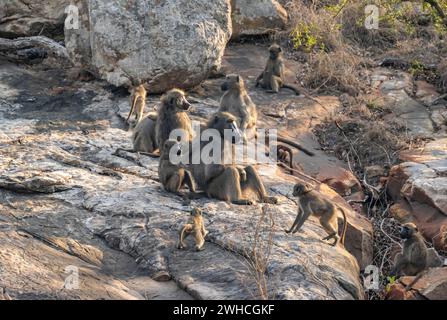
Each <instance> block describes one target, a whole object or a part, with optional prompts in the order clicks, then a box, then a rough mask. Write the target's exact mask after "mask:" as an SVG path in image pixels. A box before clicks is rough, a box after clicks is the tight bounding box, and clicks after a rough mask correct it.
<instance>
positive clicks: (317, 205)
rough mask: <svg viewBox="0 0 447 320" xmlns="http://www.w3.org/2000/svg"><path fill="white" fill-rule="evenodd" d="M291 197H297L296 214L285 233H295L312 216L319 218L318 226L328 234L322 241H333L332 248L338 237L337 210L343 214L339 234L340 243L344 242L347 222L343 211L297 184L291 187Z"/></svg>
mask: <svg viewBox="0 0 447 320" xmlns="http://www.w3.org/2000/svg"><path fill="white" fill-rule="evenodd" d="M293 196H294V197H299V203H298V213H297V216H296V219H295V221H294V222H293V225H292V227H291V228H290V229H289V230H286V232H287V233H295V232H297V231H299V230H300V228H301V226H302V225H303V224H304V222H305V221H306V220H307V219H308V218H309V217H310V215H312V214H313V215H314V216H316V217H319V218H320V224H321V226H322V227H323V229H324V230H326V232H327V233H328V236H327V237H325V238H323V239H322V240H329V239H334V242H333V244H332V245H333V246H336V245H337V243H338V241H339V240H340V237H339V235H338V223H337V210H339V211H341V213H342V214H343V220H344V225H343V231H342V234H341V243H342V244H344V242H345V235H346V229H347V227H348V221H347V219H346V214H345V212H344V210H343V209H342V208H341V207H339V206H338V205H336V204H334V203H333V202H332V201H330V200H328V199H326V198H324V197H323V196H322V195H320V194H319V193H317V192H316V191H314V190H313V188H311V187H309V186H307V185H305V184H302V183H297V184H295V186H294V187H293Z"/></svg>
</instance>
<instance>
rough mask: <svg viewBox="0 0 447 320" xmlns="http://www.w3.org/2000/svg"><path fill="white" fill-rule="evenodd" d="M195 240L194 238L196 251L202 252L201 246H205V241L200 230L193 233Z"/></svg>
mask: <svg viewBox="0 0 447 320" xmlns="http://www.w3.org/2000/svg"><path fill="white" fill-rule="evenodd" d="M195 238H196V250H197V251H202V250H203V249H204V248H203V245H204V244H205V239H204V238H203V235H202V231H201V230H196V231H195Z"/></svg>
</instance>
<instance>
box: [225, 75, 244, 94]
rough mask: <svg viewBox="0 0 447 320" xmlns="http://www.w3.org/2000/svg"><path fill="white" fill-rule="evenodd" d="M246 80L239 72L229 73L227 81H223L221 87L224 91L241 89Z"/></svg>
mask: <svg viewBox="0 0 447 320" xmlns="http://www.w3.org/2000/svg"><path fill="white" fill-rule="evenodd" d="M244 88H245V85H244V80H243V79H242V77H241V76H240V75H238V74H229V75H227V76H226V78H225V82H224V83H222V86H221V89H222V91H228V90H241V89H244Z"/></svg>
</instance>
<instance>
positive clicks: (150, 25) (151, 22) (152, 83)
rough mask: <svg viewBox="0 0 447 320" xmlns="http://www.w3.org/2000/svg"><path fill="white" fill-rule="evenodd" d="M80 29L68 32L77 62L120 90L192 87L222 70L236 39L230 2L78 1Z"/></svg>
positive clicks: (76, 2)
mask: <svg viewBox="0 0 447 320" xmlns="http://www.w3.org/2000/svg"><path fill="white" fill-rule="evenodd" d="M74 3H75V5H77V6H78V8H79V14H80V26H79V29H78V30H76V29H68V30H65V42H66V46H67V50H68V52H69V54H70V56H71V57H72V59H73V61H74V63H75V64H77V65H79V66H81V67H83V68H84V69H87V70H89V71H91V72H92V73H94V74H96V75H97V76H98V77H100V78H101V79H104V80H106V81H108V82H109V83H111V84H113V85H115V86H129V85H131V83H132V81H138V80H141V81H144V82H146V83H147V88H148V90H149V92H151V93H161V92H164V91H166V90H168V89H171V88H172V87H180V88H189V87H192V86H195V85H197V84H199V83H200V82H201V81H203V80H204V79H205V78H206V77H207V76H208V75H209V74H210V72H212V71H214V70H217V69H219V67H220V63H221V58H222V56H223V53H224V50H225V46H226V44H227V41H228V40H229V38H230V36H231V8H230V2H229V0H225V1H221V0H211V1H201V0H193V1H191V0H169V1H163V2H159V1H155V0H142V1H135V2H131V3H128V2H126V3H121V2H110V1H106V0H93V1H85V0H77V1H74Z"/></svg>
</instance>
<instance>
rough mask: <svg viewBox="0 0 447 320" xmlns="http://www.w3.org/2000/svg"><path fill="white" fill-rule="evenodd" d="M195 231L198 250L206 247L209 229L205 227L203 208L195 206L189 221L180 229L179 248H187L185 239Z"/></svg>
mask: <svg viewBox="0 0 447 320" xmlns="http://www.w3.org/2000/svg"><path fill="white" fill-rule="evenodd" d="M192 233H194V237H195V241H196V250H197V251H201V250H203V249H204V247H203V245H204V244H205V237H206V235H207V234H208V231H207V230H206V229H205V224H204V223H203V217H202V210H200V209H199V208H193V209H192V210H191V215H190V217H189V220H188V223H186V224H185V225H184V226H183V227H182V228H181V229H180V231H179V241H178V244H177V248H178V249H184V248H186V244H185V242H184V241H185V239H186V237H187V236H189V235H190V234H192Z"/></svg>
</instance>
